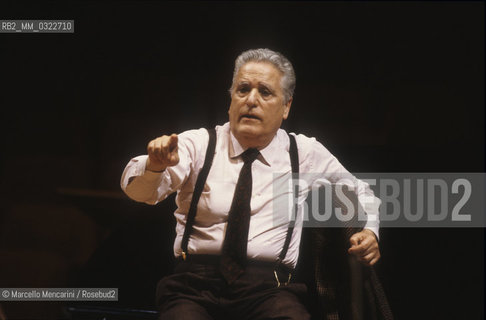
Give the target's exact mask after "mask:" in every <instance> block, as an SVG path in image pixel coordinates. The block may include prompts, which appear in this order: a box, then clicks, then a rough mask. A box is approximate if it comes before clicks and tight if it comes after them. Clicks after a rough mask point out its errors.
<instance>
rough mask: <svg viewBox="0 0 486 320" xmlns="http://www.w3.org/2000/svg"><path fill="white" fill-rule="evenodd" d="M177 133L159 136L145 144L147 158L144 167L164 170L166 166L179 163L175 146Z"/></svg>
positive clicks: (152, 169)
mask: <svg viewBox="0 0 486 320" xmlns="http://www.w3.org/2000/svg"><path fill="white" fill-rule="evenodd" d="M177 141H178V138H177V134H175V133H173V134H171V135H170V136H161V137H158V138H156V139H154V140H152V141H150V142H149V144H148V145H147V153H148V159H147V164H146V166H145V169H147V170H150V171H164V170H165V168H167V167H172V166H175V165H176V164H178V163H179V152H178V150H179V149H178V147H177Z"/></svg>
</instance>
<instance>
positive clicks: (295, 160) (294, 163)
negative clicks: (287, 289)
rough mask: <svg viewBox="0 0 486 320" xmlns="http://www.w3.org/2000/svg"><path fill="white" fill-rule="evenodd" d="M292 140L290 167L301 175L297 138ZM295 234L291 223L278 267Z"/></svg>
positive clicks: (291, 138)
mask: <svg viewBox="0 0 486 320" xmlns="http://www.w3.org/2000/svg"><path fill="white" fill-rule="evenodd" d="M289 138H290V147H289V155H290V165H291V167H292V174H299V153H298V151H297V143H296V142H295V136H293V135H291V134H289ZM292 178H293V177H292ZM298 196H299V185H298V184H297V185H295V189H294V199H297V197H298ZM295 205H296V204H295V203H293V202H292V210H295ZM293 233H294V222H293V221H290V222H289V228H288V229H287V237H286V238H285V243H284V246H283V248H282V251H281V252H280V255H279V256H278V259H277V266H278V265H280V263H282V261H283V259H284V258H285V256H286V255H287V251H288V250H289V245H290V240H292V234H293Z"/></svg>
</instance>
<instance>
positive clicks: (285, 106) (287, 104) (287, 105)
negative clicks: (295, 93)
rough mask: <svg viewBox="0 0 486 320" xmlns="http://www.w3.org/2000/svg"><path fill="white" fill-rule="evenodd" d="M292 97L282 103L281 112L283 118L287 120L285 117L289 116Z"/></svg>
mask: <svg viewBox="0 0 486 320" xmlns="http://www.w3.org/2000/svg"><path fill="white" fill-rule="evenodd" d="M292 99H293V98H290V99H289V101H288V102H287V103H286V104H284V112H283V119H284V120H287V118H288V117H289V112H290V106H291V105H292Z"/></svg>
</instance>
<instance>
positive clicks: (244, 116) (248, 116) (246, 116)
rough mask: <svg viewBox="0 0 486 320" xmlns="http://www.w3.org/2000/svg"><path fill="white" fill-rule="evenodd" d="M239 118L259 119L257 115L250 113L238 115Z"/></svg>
mask: <svg viewBox="0 0 486 320" xmlns="http://www.w3.org/2000/svg"><path fill="white" fill-rule="evenodd" d="M240 119H255V120H261V119H260V118H259V117H257V116H255V115H252V114H244V115H242V116H241V117H240Z"/></svg>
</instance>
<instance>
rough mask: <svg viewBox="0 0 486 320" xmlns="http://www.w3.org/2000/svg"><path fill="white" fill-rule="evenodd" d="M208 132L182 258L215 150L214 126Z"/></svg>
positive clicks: (188, 217) (187, 220)
mask: <svg viewBox="0 0 486 320" xmlns="http://www.w3.org/2000/svg"><path fill="white" fill-rule="evenodd" d="M207 130H208V133H209V143H208V147H207V149H206V158H205V159H204V165H203V167H202V169H201V171H200V172H199V175H198V176H197V180H196V185H195V187H194V192H193V194H192V199H191V205H190V207H189V212H188V213H187V219H186V227H185V229H184V235H183V236H182V243H181V248H182V258H183V259H184V260H186V255H187V245H188V243H189V236H190V235H191V231H192V226H193V225H194V220H195V218H196V212H197V204H198V202H199V198H200V197H201V193H202V191H203V189H204V183H205V182H206V179H207V177H208V174H209V170H210V169H211V165H212V164H213V158H214V151H215V150H216V130H215V129H214V128H211V129H207Z"/></svg>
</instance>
